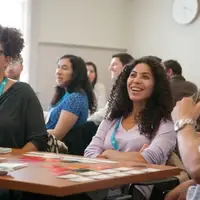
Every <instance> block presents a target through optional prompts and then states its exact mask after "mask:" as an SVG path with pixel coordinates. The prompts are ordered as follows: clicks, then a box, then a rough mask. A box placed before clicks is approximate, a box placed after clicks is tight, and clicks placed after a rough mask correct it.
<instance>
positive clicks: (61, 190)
mask: <svg viewBox="0 0 200 200" xmlns="http://www.w3.org/2000/svg"><path fill="white" fill-rule="evenodd" d="M5 157H6V158H7V159H8V162H16V161H17V162H19V159H20V157H21V155H18V153H16V152H14V153H13V155H7V156H5ZM20 161H21V160H20ZM23 162H26V163H28V167H26V168H23V169H20V170H17V171H14V172H10V173H9V176H0V188H7V189H16V190H21V191H27V192H33V193H39V194H49V195H55V196H67V195H71V194H76V193H82V192H89V191H95V190H100V189H105V188H110V187H115V186H120V185H123V184H129V183H138V182H146V181H153V180H159V179H165V178H168V177H172V176H175V175H178V174H179V173H180V169H179V168H176V167H169V166H159V165H150V164H139V163H133V162H120V163H114V164H109V165H110V167H111V168H117V167H132V168H133V169H141V168H145V166H146V167H148V168H157V169H160V171H156V172H147V173H143V174H132V175H128V176H124V177H112V178H109V179H105V180H94V181H92V182H84V183H77V182H70V181H68V180H66V179H59V178H57V177H56V175H55V174H53V173H52V171H51V170H49V169H48V168H45V167H44V165H50V164H51V165H52V164H53V165H58V166H63V167H69V166H70V167H78V166H80V168H82V167H83V166H85V167H89V168H90V167H91V168H93V167H98V164H83V163H73V164H72V163H64V162H60V161H59V160H58V161H56V162H53V163H52V161H42V162H41V161H39V162H36V161H34V162H33V161H28V162H27V161H23ZM101 165H103V164H101ZM107 165H108V164H107ZM141 165H142V166H143V167H141Z"/></svg>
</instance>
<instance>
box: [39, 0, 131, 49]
mask: <svg viewBox="0 0 200 200" xmlns="http://www.w3.org/2000/svg"><path fill="white" fill-rule="evenodd" d="M129 1H130V0H81V1H80V0H40V3H39V14H38V15H39V25H38V27H39V41H43V42H44V41H45V42H46V41H47V42H57V43H65V44H79V45H91V46H102V47H114V48H126V47H127V37H125V35H124V33H125V28H126V23H124V21H126V20H127V19H126V9H127V2H129Z"/></svg>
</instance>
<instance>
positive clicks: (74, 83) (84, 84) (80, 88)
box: [51, 55, 97, 113]
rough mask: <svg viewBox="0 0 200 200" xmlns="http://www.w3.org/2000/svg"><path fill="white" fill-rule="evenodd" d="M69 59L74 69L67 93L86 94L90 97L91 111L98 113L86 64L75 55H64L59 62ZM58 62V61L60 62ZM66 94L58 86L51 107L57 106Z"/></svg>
mask: <svg viewBox="0 0 200 200" xmlns="http://www.w3.org/2000/svg"><path fill="white" fill-rule="evenodd" d="M62 59H69V60H70V62H71V64H72V68H73V74H72V80H71V81H70V83H69V85H67V91H68V92H69V93H72V92H80V93H81V92H85V93H86V95H87V97H88V104H89V110H90V112H91V113H94V112H95V111H96V107H97V106H96V98H95V95H94V93H93V90H92V86H91V83H90V81H89V79H88V76H87V68H86V64H85V62H84V61H83V59H82V58H81V57H78V56H75V55H64V56H62V57H61V58H60V59H59V60H62ZM59 60H58V61H59ZM64 94H65V89H64V88H63V87H60V86H56V88H55V94H54V96H53V98H52V100H51V106H53V105H55V104H56V103H57V102H58V101H59V100H60V99H61V98H62V97H63V96H64Z"/></svg>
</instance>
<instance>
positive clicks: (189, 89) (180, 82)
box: [163, 60, 197, 106]
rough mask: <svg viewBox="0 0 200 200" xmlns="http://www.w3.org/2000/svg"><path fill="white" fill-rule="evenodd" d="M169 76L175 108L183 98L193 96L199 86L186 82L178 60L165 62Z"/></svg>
mask: <svg viewBox="0 0 200 200" xmlns="http://www.w3.org/2000/svg"><path fill="white" fill-rule="evenodd" d="M163 65H164V68H165V71H166V73H167V76H168V77H169V82H170V86H171V90H172V96H173V99H174V106H175V105H176V102H177V101H180V100H181V99H182V98H183V97H189V96H192V95H193V94H194V93H195V92H197V86H196V85H195V84H194V83H192V82H190V81H186V80H185V78H184V77H183V75H182V67H181V65H180V63H178V62H177V61H176V60H166V61H164V62H163Z"/></svg>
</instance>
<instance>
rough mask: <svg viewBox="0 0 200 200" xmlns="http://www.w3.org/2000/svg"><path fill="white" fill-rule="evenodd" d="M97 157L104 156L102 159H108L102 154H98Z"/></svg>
mask: <svg viewBox="0 0 200 200" xmlns="http://www.w3.org/2000/svg"><path fill="white" fill-rule="evenodd" d="M97 158H102V159H107V158H106V157H105V156H103V155H102V154H100V155H98V156H97Z"/></svg>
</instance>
